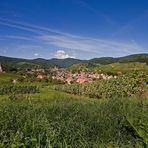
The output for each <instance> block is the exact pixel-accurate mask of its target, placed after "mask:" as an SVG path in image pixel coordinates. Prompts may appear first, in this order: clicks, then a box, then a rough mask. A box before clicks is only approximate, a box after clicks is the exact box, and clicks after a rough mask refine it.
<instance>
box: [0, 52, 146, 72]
mask: <svg viewBox="0 0 148 148" xmlns="http://www.w3.org/2000/svg"><path fill="white" fill-rule="evenodd" d="M117 62H118V63H129V62H140V63H146V64H148V54H134V55H129V56H125V57H119V58H113V57H101V58H94V59H90V60H80V59H73V58H67V59H49V60H46V59H42V58H38V59H32V60H29V59H20V58H12V57H4V56H0V63H1V64H2V67H3V68H4V69H6V70H7V69H13V68H20V69H25V68H51V67H54V66H59V67H64V68H65V67H69V66H71V65H73V64H78V63H97V64H103V65H106V64H112V63H117Z"/></svg>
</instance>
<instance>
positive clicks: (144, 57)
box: [89, 54, 148, 64]
mask: <svg viewBox="0 0 148 148" xmlns="http://www.w3.org/2000/svg"><path fill="white" fill-rule="evenodd" d="M89 62H93V63H98V64H111V63H115V62H119V63H129V62H140V63H147V64H148V54H133V55H129V56H125V57H119V58H112V57H101V58H94V59H91V60H89Z"/></svg>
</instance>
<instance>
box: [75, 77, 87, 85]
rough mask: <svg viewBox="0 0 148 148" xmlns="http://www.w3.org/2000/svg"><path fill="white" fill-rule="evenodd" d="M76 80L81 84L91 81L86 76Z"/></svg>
mask: <svg viewBox="0 0 148 148" xmlns="http://www.w3.org/2000/svg"><path fill="white" fill-rule="evenodd" d="M76 82H77V83H79V84H85V83H89V80H88V79H86V78H78V79H77V80H76Z"/></svg>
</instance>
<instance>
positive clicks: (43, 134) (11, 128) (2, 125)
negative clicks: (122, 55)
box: [0, 93, 148, 148]
mask: <svg viewBox="0 0 148 148" xmlns="http://www.w3.org/2000/svg"><path fill="white" fill-rule="evenodd" d="M52 95H53V94H52ZM53 96H54V98H51V99H48V98H46V97H44V98H39V99H37V98H36V99H32V98H30V97H28V98H25V99H23V97H22V98H20V99H18V100H17V99H16V100H13V101H12V100H8V99H3V100H1V103H0V117H1V118H0V119H1V120H0V147H40V148H42V147H63V148H65V147H72V148H73V147H78V148H80V147H82V148H83V147H85V148H87V147H88V148H90V147H129V148H132V147H138V148H140V147H144V146H145V147H146V144H147V143H148V141H147V138H148V137H147V133H146V132H147V128H148V126H147V123H148V120H147V113H148V110H147V108H148V100H147V99H146V98H144V99H140V98H126V99H119V98H114V99H111V100H110V99H109V100H108V99H104V100H93V99H91V100H90V99H85V101H84V100H83V99H71V98H72V97H67V96H66V95H64V94H63V95H62V93H61V94H58V93H56V94H55V95H53ZM69 96H70V95H69Z"/></svg>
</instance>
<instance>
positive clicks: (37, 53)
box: [0, 0, 148, 59]
mask: <svg viewBox="0 0 148 148" xmlns="http://www.w3.org/2000/svg"><path fill="white" fill-rule="evenodd" d="M135 53H148V0H0V55H3V56H11V57H20V58H29V59H30V58H39V57H41V58H46V59H50V58H55V57H56V58H68V57H72V58H81V59H90V58H94V57H102V56H103V57H104V56H112V57H120V56H125V55H129V54H135Z"/></svg>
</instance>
